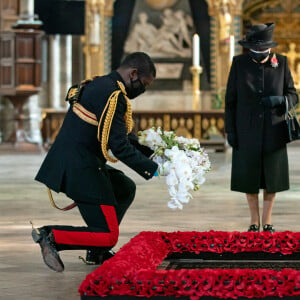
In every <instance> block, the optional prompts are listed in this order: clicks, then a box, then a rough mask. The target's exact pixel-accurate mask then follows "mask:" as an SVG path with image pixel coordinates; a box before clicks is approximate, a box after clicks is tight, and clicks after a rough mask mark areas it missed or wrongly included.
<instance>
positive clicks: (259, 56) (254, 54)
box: [249, 48, 271, 62]
mask: <svg viewBox="0 0 300 300" xmlns="http://www.w3.org/2000/svg"><path fill="white" fill-rule="evenodd" d="M270 50H271V49H270V48H269V49H267V50H262V51H258V50H253V49H250V51H249V55H250V57H251V58H253V59H254V60H256V61H257V62H261V61H263V60H264V59H266V58H267V57H268V55H269V54H270Z"/></svg>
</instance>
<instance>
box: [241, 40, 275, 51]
mask: <svg viewBox="0 0 300 300" xmlns="http://www.w3.org/2000/svg"><path fill="white" fill-rule="evenodd" d="M238 43H239V44H240V45H241V46H243V47H244V48H247V49H254V50H257V49H264V48H274V47H276V46H277V45H278V44H277V43H276V42H273V41H270V42H266V43H259V44H257V43H251V42H249V41H246V40H240V41H238Z"/></svg>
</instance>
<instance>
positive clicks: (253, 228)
mask: <svg viewBox="0 0 300 300" xmlns="http://www.w3.org/2000/svg"><path fill="white" fill-rule="evenodd" d="M248 232H259V225H256V224H251V225H250V226H249V228H248Z"/></svg>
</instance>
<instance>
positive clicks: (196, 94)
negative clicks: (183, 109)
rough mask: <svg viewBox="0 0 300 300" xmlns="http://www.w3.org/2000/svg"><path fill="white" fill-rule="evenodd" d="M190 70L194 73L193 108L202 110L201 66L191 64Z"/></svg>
mask: <svg viewBox="0 0 300 300" xmlns="http://www.w3.org/2000/svg"><path fill="white" fill-rule="evenodd" d="M190 71H191V73H192V75H193V110H201V101H200V74H201V73H202V68H201V66H191V67H190Z"/></svg>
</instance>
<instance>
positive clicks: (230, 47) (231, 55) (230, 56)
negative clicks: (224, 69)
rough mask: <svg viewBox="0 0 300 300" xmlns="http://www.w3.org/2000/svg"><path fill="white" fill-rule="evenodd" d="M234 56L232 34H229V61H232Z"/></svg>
mask: <svg viewBox="0 0 300 300" xmlns="http://www.w3.org/2000/svg"><path fill="white" fill-rule="evenodd" d="M233 57H234V35H231V36H230V39H229V61H230V62H232V59H233Z"/></svg>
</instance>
